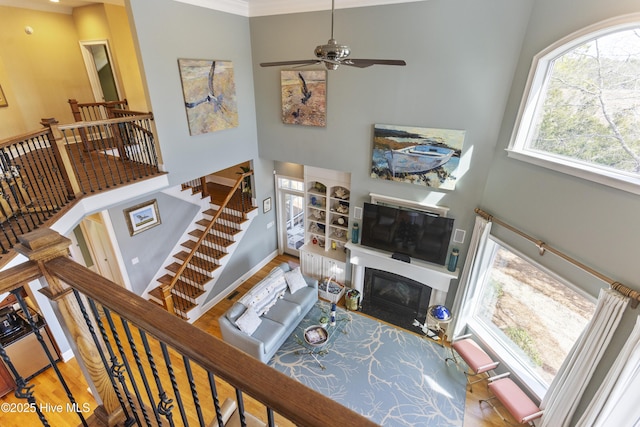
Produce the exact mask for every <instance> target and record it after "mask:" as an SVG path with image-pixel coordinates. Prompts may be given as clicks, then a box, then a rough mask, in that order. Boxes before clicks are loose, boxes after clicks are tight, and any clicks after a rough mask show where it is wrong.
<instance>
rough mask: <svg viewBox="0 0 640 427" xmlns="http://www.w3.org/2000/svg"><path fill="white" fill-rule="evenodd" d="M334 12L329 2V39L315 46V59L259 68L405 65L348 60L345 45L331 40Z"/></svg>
mask: <svg viewBox="0 0 640 427" xmlns="http://www.w3.org/2000/svg"><path fill="white" fill-rule="evenodd" d="M334 12H335V0H332V1H331V38H330V39H329V41H328V42H327V44H321V45H319V46H316V49H315V51H314V54H315V56H316V58H317V59H301V60H294V61H280V62H262V63H261V64H260V66H261V67H277V66H282V65H298V66H301V67H303V66H305V65H313V64H324V66H325V67H326V68H327V70H337V69H338V67H339V66H340V65H348V66H350V67H357V68H366V67H370V66H372V65H407V63H406V62H404V61H403V60H397V59H354V58H349V55H350V54H351V50H350V49H349V46H347V45H341V44H338V42H337V41H336V39H334V38H333V15H334Z"/></svg>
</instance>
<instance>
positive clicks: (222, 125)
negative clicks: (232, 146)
mask: <svg viewBox="0 0 640 427" xmlns="http://www.w3.org/2000/svg"><path fill="white" fill-rule="evenodd" d="M178 67H179V69H180V79H181V80H182V93H183V95H184V105H185V108H186V110H187V121H188V122H189V133H190V134H191V135H200V134H203V133H208V132H216V131H219V130H224V129H231V128H235V127H238V106H237V103H236V84H235V81H234V76H233V63H232V62H231V61H218V60H207V59H178Z"/></svg>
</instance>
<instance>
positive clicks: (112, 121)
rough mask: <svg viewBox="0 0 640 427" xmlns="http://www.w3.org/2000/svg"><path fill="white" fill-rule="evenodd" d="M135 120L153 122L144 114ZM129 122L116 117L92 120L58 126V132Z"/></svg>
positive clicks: (127, 118) (125, 118)
mask: <svg viewBox="0 0 640 427" xmlns="http://www.w3.org/2000/svg"><path fill="white" fill-rule="evenodd" d="M135 119H136V120H145V119H150V120H153V114H152V113H145V114H141V115H137V116H135ZM130 121H131V117H116V118H113V119H103V120H93V121H90V122H84V121H81V122H72V123H68V124H65V125H58V128H60V130H70V129H78V128H86V127H90V126H100V125H117V124H119V123H128V122H130Z"/></svg>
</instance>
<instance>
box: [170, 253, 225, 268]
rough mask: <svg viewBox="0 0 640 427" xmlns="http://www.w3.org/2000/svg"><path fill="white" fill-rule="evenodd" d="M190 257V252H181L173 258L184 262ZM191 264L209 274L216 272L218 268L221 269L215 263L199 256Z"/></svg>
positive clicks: (193, 258) (192, 259)
mask: <svg viewBox="0 0 640 427" xmlns="http://www.w3.org/2000/svg"><path fill="white" fill-rule="evenodd" d="M188 256H189V252H187V251H180V252H178V253H177V254H175V255H174V256H173V257H174V258H176V259H179V260H180V261H182V262H184V261H185V260H186V259H187V257H188ZM189 264H192V265H194V266H196V267H198V268H202V269H203V270H206V271H208V272H209V273H211V272H212V271H214V270H215V269H216V268H218V267H220V265H218V264H216V263H215V262H213V261H209V260H206V259H204V258H201V257H198V256H194V257H192V258H191V260H189Z"/></svg>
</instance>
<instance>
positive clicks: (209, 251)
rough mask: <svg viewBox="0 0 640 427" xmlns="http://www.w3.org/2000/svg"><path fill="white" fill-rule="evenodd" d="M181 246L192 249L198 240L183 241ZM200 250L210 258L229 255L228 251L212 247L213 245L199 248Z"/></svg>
mask: <svg viewBox="0 0 640 427" xmlns="http://www.w3.org/2000/svg"><path fill="white" fill-rule="evenodd" d="M180 245H181V246H184V247H185V248H187V249H189V250H192V249H193V248H194V247H195V246H196V242H195V240H187V241H186V242H182V243H181V244H180ZM198 252H200V253H201V254H202V255H204V256H206V257H208V258H214V259H217V260H219V259H221V258H222V257H224V256H225V255H227V253H226V252H223V251H221V250H220V249H215V248H212V247H211V246H207V247H206V248H202V247H200V248H198Z"/></svg>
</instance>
